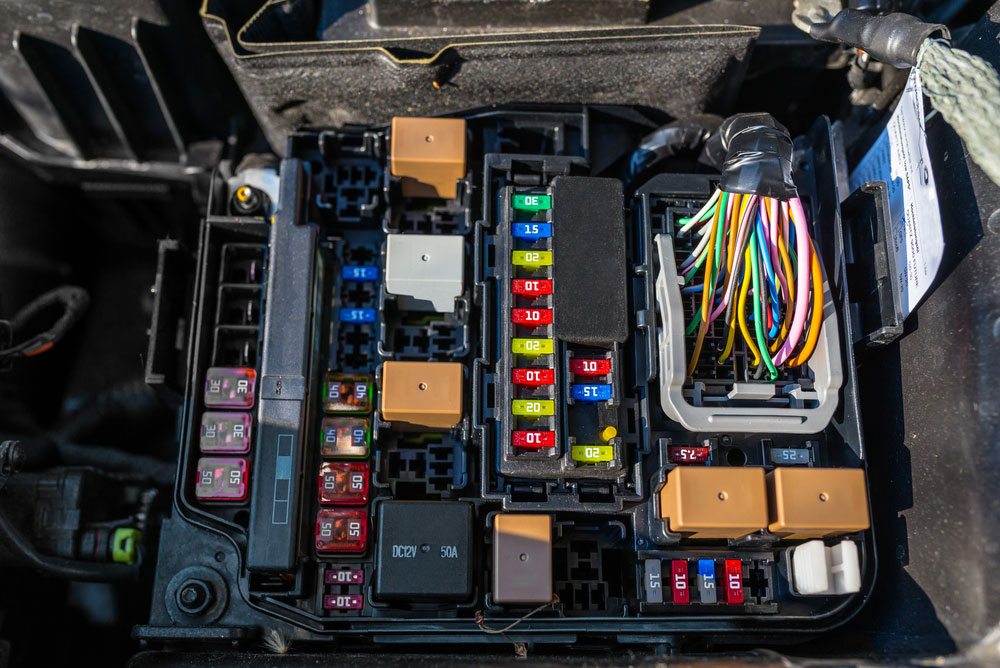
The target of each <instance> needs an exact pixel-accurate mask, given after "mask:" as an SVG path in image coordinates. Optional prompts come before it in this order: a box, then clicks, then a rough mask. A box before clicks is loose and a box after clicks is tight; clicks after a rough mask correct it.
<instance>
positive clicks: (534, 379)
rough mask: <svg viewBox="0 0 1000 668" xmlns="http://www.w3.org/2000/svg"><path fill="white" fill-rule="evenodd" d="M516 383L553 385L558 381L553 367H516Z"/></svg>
mask: <svg viewBox="0 0 1000 668" xmlns="http://www.w3.org/2000/svg"><path fill="white" fill-rule="evenodd" d="M512 376H513V381H514V384H515V385H533V386H537V385H551V384H552V383H554V382H556V372H555V371H553V370H552V369H514V371H513V373H512Z"/></svg>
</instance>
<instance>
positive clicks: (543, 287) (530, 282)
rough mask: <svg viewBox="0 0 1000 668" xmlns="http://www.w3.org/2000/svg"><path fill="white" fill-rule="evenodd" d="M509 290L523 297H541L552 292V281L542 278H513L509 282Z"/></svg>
mask: <svg viewBox="0 0 1000 668" xmlns="http://www.w3.org/2000/svg"><path fill="white" fill-rule="evenodd" d="M510 291H511V292H513V293H514V294H515V295H524V296H525V297H541V296H542V295H551V294H552V281H550V280H542V279H524V278H515V279H514V280H512V281H511V282H510Z"/></svg>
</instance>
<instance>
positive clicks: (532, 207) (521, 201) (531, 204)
mask: <svg viewBox="0 0 1000 668" xmlns="http://www.w3.org/2000/svg"><path fill="white" fill-rule="evenodd" d="M514 208H515V209H517V210H518V211H531V212H532V213H537V212H538V211H547V210H548V209H551V208H552V196H551V195H514Z"/></svg>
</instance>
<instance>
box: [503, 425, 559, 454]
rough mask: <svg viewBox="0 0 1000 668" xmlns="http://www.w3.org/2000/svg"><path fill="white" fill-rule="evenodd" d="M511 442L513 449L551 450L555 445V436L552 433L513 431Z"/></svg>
mask: <svg viewBox="0 0 1000 668" xmlns="http://www.w3.org/2000/svg"><path fill="white" fill-rule="evenodd" d="M511 441H512V442H513V444H514V447H515V448H531V449H532V450H535V449H538V448H551V447H553V446H555V444H556V434H555V432H553V431H534V430H525V431H515V432H512V433H511Z"/></svg>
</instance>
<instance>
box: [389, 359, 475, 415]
mask: <svg viewBox="0 0 1000 668" xmlns="http://www.w3.org/2000/svg"><path fill="white" fill-rule="evenodd" d="M462 386H463V370H462V365H461V364H459V363H457V362H386V363H385V364H384V365H382V406H381V408H382V418H383V419H384V420H386V421H388V422H391V423H392V425H393V427H403V428H405V427H408V426H409V427H429V428H432V429H450V428H451V427H454V426H455V425H456V424H458V423H459V422H461V421H462Z"/></svg>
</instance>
